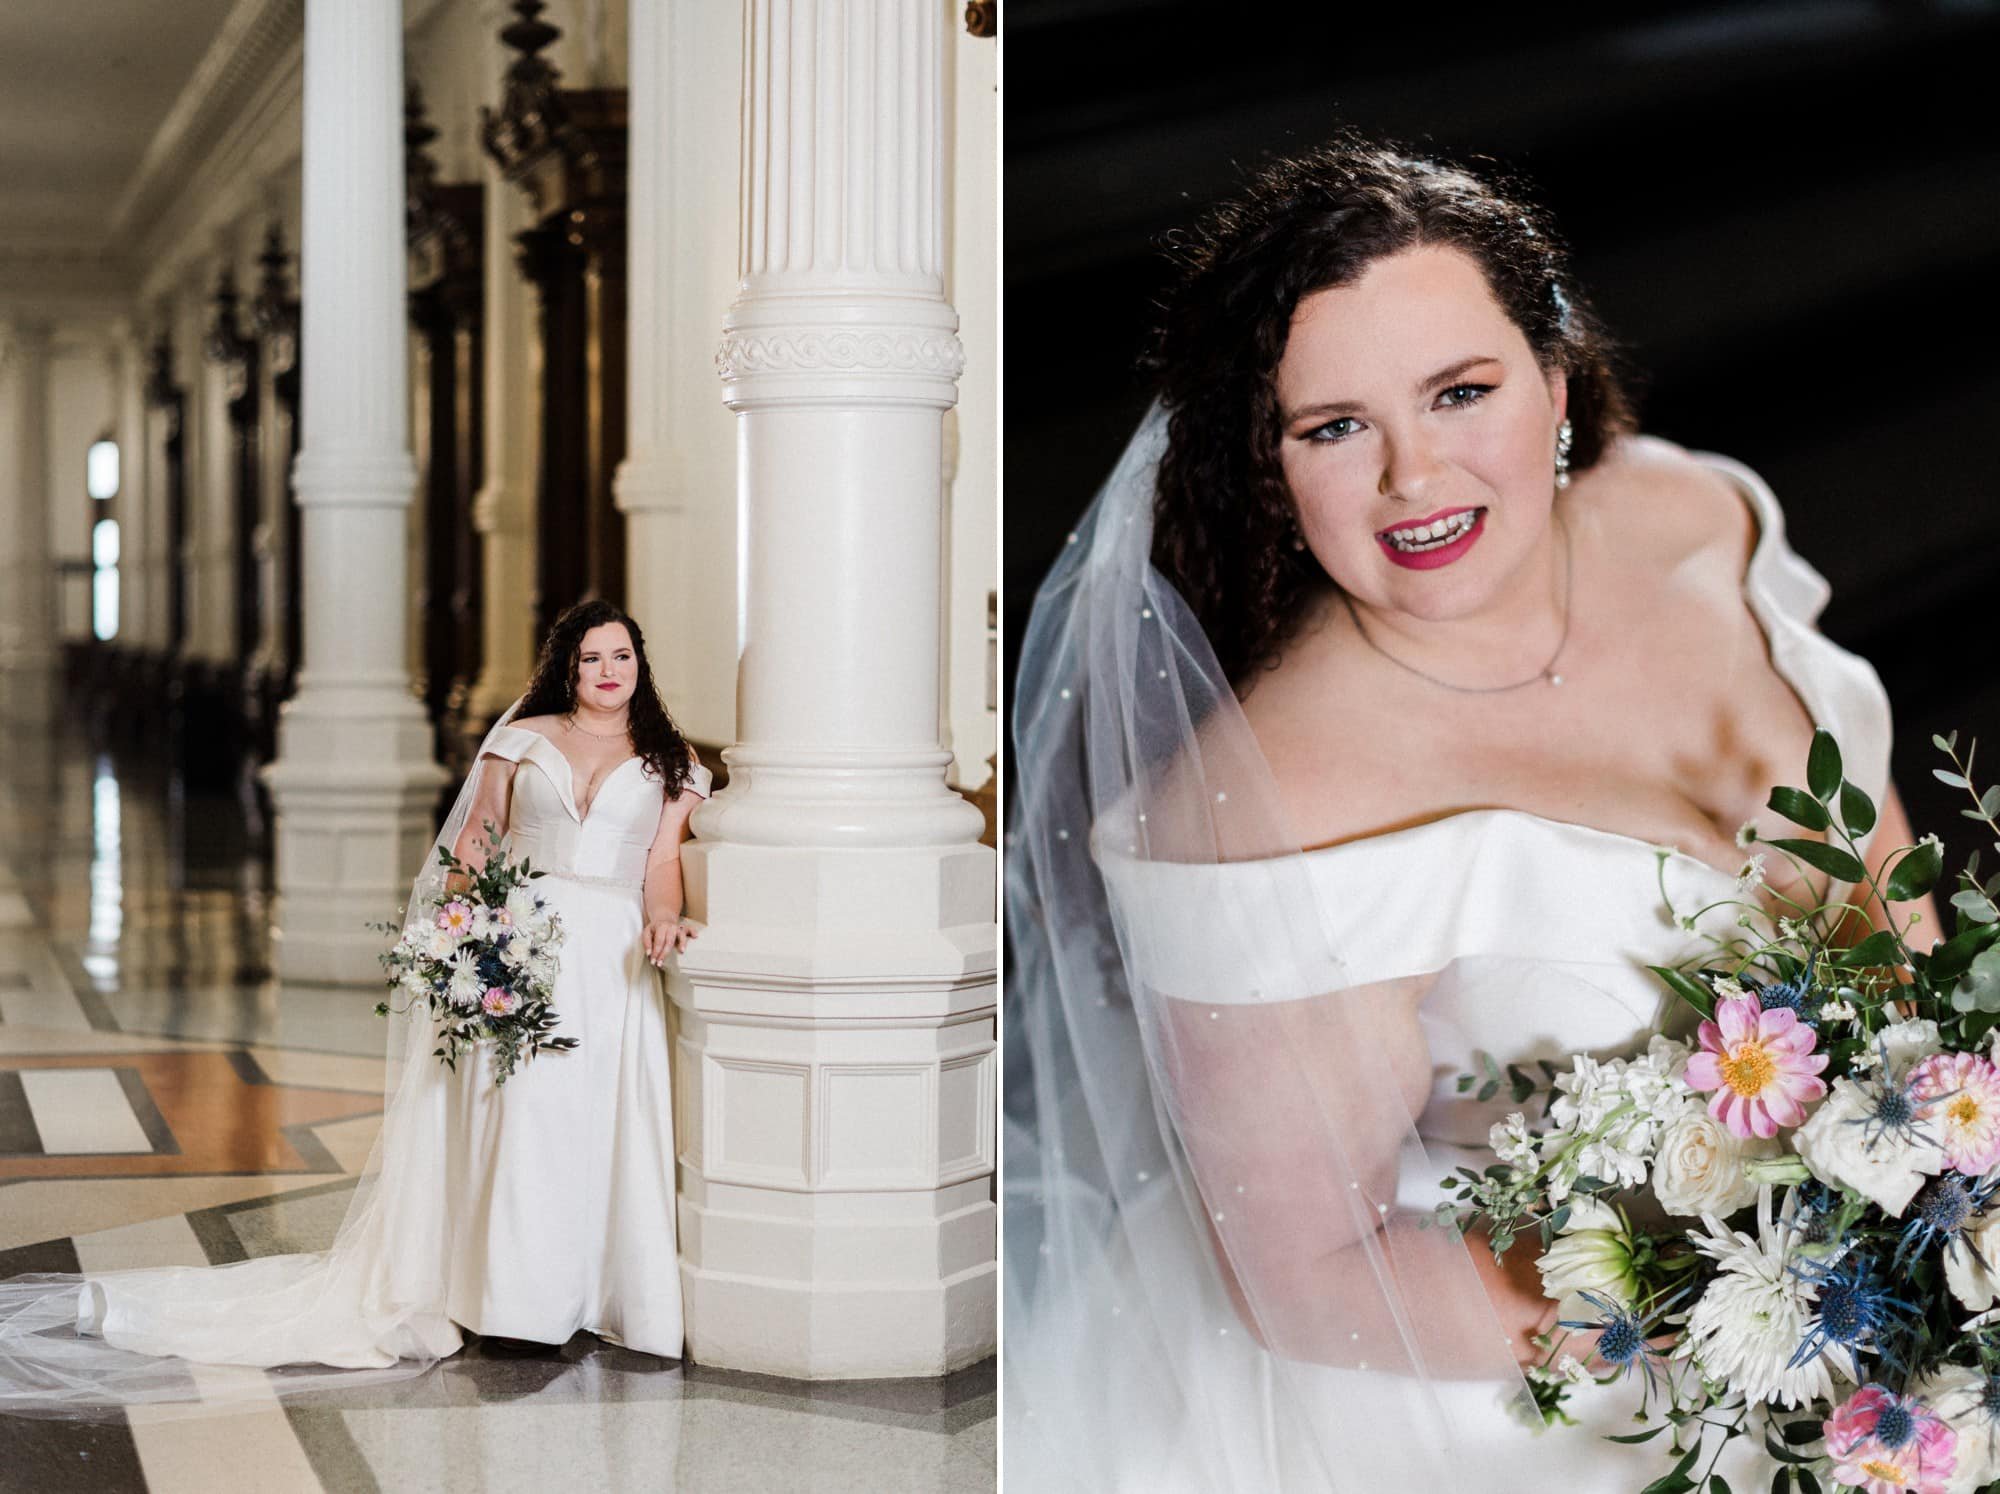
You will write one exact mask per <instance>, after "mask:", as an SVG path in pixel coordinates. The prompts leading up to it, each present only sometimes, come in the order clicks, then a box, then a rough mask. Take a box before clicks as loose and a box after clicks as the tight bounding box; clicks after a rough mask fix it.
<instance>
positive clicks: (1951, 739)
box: [1931, 732, 1958, 752]
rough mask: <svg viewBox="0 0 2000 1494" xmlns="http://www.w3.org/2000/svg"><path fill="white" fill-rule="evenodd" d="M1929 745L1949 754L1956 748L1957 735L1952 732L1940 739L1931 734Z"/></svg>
mask: <svg viewBox="0 0 2000 1494" xmlns="http://www.w3.org/2000/svg"><path fill="white" fill-rule="evenodd" d="M1931 745H1932V746H1933V747H1935V748H1937V750H1938V751H1940V752H1951V751H1953V750H1955V749H1956V748H1957V746H1958V733H1957V732H1953V733H1952V734H1951V735H1950V736H1948V737H1941V736H1938V735H1937V734H1936V733H1935V732H1933V733H1932V734H1931Z"/></svg>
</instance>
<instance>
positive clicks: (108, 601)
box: [83, 436, 118, 643]
mask: <svg viewBox="0 0 2000 1494" xmlns="http://www.w3.org/2000/svg"><path fill="white" fill-rule="evenodd" d="M83 485H84V487H85V488H86V489H87V490H88V491H89V493H90V498H91V504H90V510H91V524H90V567H91V571H90V631H91V633H92V634H93V635H95V637H96V638H97V640H98V642H100V643H108V642H109V641H110V640H111V639H113V638H116V637H117V636H118V521H117V520H116V519H114V518H112V517H111V516H110V513H109V511H108V509H109V505H110V503H111V500H112V499H113V498H116V497H117V496H118V443H117V442H116V441H114V440H112V439H111V438H110V437H109V436H104V437H100V438H99V439H98V440H96V441H93V442H91V443H90V450H89V452H88V453H87V454H86V455H85V457H84V465H83Z"/></svg>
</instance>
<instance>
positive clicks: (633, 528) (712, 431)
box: [613, 0, 743, 742]
mask: <svg viewBox="0 0 2000 1494" xmlns="http://www.w3.org/2000/svg"><path fill="white" fill-rule="evenodd" d="M742 30H743V28H742V24H741V21H740V19H739V18H738V17H737V16H736V15H735V14H734V13H733V12H732V11H731V10H730V9H729V7H727V6H724V5H695V6H678V7H676V6H663V5H657V4H648V3H644V0H639V3H635V4H634V5H633V7H632V12H631V44H632V49H631V79H632V81H631V157H630V163H629V172H628V180H629V182H630V190H629V198H628V205H627V222H628V224H629V232H630V235H631V249H630V254H629V256H628V268H627V280H626V286H627V296H628V298H629V300H628V305H629V315H628V319H627V320H628V326H629V328H630V336H629V342H628V349H627V357H626V378H627V382H628V390H629V397H628V400H627V415H626V427H625V428H626V457H625V460H624V461H623V462H621V463H620V464H619V466H618V474H617V478H616V481H615V482H614V484H613V488H614V491H615V493H616V500H617V504H618V507H619V510H620V511H621V512H622V513H624V514H625V516H626V525H625V546H626V557H627V559H626V579H627V585H626V596H627V597H628V599H629V604H630V607H631V611H632V615H633V616H634V617H635V618H637V619H638V621H639V626H640V627H641V628H643V629H644V630H645V632H646V638H647V643H648V646H649V651H650V652H651V655H652V660H653V671H654V674H655V676H656V677H657V678H658V680H659V684H660V690H661V693H662V694H663V695H664V696H665V698H666V702H667V709H668V710H669V711H671V712H672V713H673V716H674V719H675V720H676V721H678V722H679V723H680V726H681V729H682V730H683V731H685V732H686V733H687V734H688V735H689V736H691V737H693V738H694V739H695V740H697V741H703V742H728V741H732V740H734V738H735V735H736V647H737V636H736V624H737V595H736V580H737V565H736V538H737V524H736V503H735V488H736V431H735V422H734V421H733V420H732V419H731V417H730V415H729V412H728V411H727V410H725V409H724V408H723V407H722V406H721V404H720V403H719V402H718V401H717V400H716V397H715V364H714V358H713V354H714V328H715V313H716V308H717V307H718V306H721V305H723V304H725V303H726V302H727V300H728V298H729V296H730V295H731V293H732V292H733V291H734V290H735V287H736V278H737V265H736V253H735V249H736V236H735V234H734V233H733V232H732V231H731V230H732V227H733V224H734V220H735V215H736V203H737V199H738V195H739V187H738V182H737V171H736V163H735V158H734V156H733V154H732V153H730V152H729V151H728V150H726V149H725V148H724V145H725V141H726V140H727V139H728V137H727V135H726V134H723V133H720V132H719V131H718V122H719V121H726V120H730V119H733V118H734V117H735V116H736V115H737V114H738V113H739V112H740V101H739V99H738V97H737V94H738V86H739V85H738V81H737V80H738V76H739V73H740V71H741V69H740V68H739V67H738V66H736V65H735V63H736V61H737V58H738V56H739V55H740V48H741V46H742ZM726 128H727V127H726V126H723V129H725V130H726Z"/></svg>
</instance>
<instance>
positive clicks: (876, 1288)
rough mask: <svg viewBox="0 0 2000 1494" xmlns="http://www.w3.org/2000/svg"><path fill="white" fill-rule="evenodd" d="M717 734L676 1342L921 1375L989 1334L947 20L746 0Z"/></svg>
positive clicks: (986, 1057) (695, 982)
mask: <svg viewBox="0 0 2000 1494" xmlns="http://www.w3.org/2000/svg"><path fill="white" fill-rule="evenodd" d="M744 15H745V33H744V71H743V78H744V88H745V90H746V99H745V109H744V130H745V135H744V141H743V164H744V175H743V213H742V219H743V221H742V239H741V268H742V281H741V292H740V294H739V296H738V298H737V300H736V302H735V304H734V305H733V306H732V307H731V308H730V310H729V313H728V316H727V318H726V319H725V324H724V326H725V334H726V335H725V339H724V343H723V347H722V351H721V353H720V354H719V355H718V364H719V367H720V370H721V373H722V378H723V383H724V390H725V399H726V401H727V403H728V404H729V406H730V408H732V409H733V410H735V411H736V415H737V421H738V451H739V454H740V456H739V462H740V466H739V471H738V483H739V488H738V502H739V504H740V505H741V507H742V511H743V518H744V532H745V534H746V537H747V555H746V557H745V561H746V565H745V573H746V587H747V595H746V597H745V604H746V605H745V611H744V618H745V629H744V638H743V650H742V655H741V677H740V680H739V683H738V697H739V701H740V715H739V718H738V737H739V740H738V743H737V745H736V746H734V747H732V748H730V749H729V750H728V751H727V752H725V753H724V757H725V758H726V759H727V760H728V762H729V765H730V773H731V778H730V783H729V787H728V788H727V790H726V791H724V792H723V793H721V794H719V795H718V796H717V797H716V798H715V799H714V800H713V801H711V802H710V803H708V804H706V805H704V806H703V807H702V808H701V809H700V810H698V811H697V812H696V815H695V828H696V832H697V834H698V836H699V839H698V840H697V841H696V842H695V843H694V844H693V845H692V846H690V847H689V848H688V850H687V852H686V853H685V855H686V861H685V864H686V866H687V871H688V888H689V896H690V906H691V911H692V912H693V914H694V915H695V916H696V917H698V918H700V919H702V920H703V921H704V922H705V924H706V930H705V932H704V933H703V934H702V936H701V938H700V939H699V940H697V941H696V943H695V944H694V946H693V947H692V949H691V951H690V952H689V954H688V955H687V956H685V957H684V958H683V960H682V961H681V963H680V967H679V969H678V971H677V973H676V975H675V978H674V995H675V999H676V1001H677V1003H678V1005H679V1048H678V1059H679V1063H680V1091H681V1095H682V1100H683V1105H682V1113H681V1122H682V1130H681V1146H682V1159H683V1169H682V1177H683V1200H682V1240H683V1252H684V1254H683V1270H682V1277H683V1284H684V1287H685V1296H686V1301H687V1304H688V1343H689V1346H690V1350H691V1352H692V1353H693V1355H694V1357H695V1359H696V1360H697V1361H698V1362H701V1363H705V1364H719V1365H727V1366H731V1367H734V1368H739V1369H746V1370H759V1371H764V1372H767V1373H776V1374H786V1375H798V1376H807V1377H843V1376H889V1375H923V1374H942V1373H944V1372H946V1371H948V1370H951V1369H954V1368H957V1367H959V1366H961V1365H963V1364H966V1363H969V1362H971V1361H972V1360H975V1359H978V1358H980V1357H982V1356H984V1355H985V1354H988V1353H990V1352H992V1348H993V1343H994V1325H993V1298H994V1279H995V1278H994V1223H995V1220H994V1211H993V1205H992V1203H991V1197H990V1194H991V1181H992V1172H993V1164H994V1157H993V1146H994V1129H993V1119H994V1067H995V1065H994V1058H995V1055H994V1041H993V1040H994V954H995V943H996V940H995V928H994V923H993V874H994V859H993V855H992V853H991V852H990V851H988V850H986V849H985V848H983V847H981V846H979V845H977V844H976V843H975V840H976V837H977V836H978V834H979V831H980V817H979V815H978V813H977V812H976V811H975V810H973V809H972V808H971V807H970V806H969V805H967V804H966V803H965V802H964V801H963V800H961V799H960V798H959V797H958V796H957V795H956V794H954V793H952V792H951V790H950V789H949V788H947V786H946V784H945V777H944V773H945V767H946V764H947V763H948V761H949V754H948V753H947V752H946V751H945V750H944V749H943V747H942V746H941V745H940V741H939V708H938V707H939V690H940V685H939V672H940V669H939V665H940V648H939V642H940V633H939V598H940V585H941V581H940V567H941V556H942V547H941V543H940V535H941V523H942V517H941V516H942V506H943V499H942V416H943V413H944V411H945V410H946V409H947V408H949V407H950V405H951V404H952V402H953V400H954V398H955V380H956V378H957V375H958V373H959V370H960V368H961V367H962V364H963V353H962V351H961V349H960V346H959V342H958V339H957V336H956V325H957V317H956V314H955V313H954V311H953V310H952V307H951V305H950V304H949V303H948V302H947V301H946V299H945V297H944V291H943V196H944V194H943V175H944V170H943V143H944V124H943V108H942V102H941V99H942V83H943V63H944V34H943V28H944V26H945V25H946V24H948V23H949V16H950V9H949V7H947V6H942V5H938V4H935V3H933V0H746V5H745V9H744Z"/></svg>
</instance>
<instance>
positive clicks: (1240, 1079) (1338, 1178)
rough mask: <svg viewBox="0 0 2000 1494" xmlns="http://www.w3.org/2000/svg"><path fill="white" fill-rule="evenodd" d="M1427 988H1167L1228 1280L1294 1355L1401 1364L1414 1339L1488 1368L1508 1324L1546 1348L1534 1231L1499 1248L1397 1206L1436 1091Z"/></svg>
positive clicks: (1435, 1355) (1519, 1347)
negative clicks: (1272, 996) (1231, 1001)
mask: <svg viewBox="0 0 2000 1494" xmlns="http://www.w3.org/2000/svg"><path fill="white" fill-rule="evenodd" d="M1428 986H1429V979H1428V978H1427V977H1418V978H1412V979H1406V980H1397V981H1390V982H1384V983H1381V984H1378V985H1372V986H1365V987H1354V988H1351V989H1349V990H1347V991H1343V992H1341V993H1340V994H1339V995H1338V996H1330V997H1321V998H1316V999H1312V1000H1308V1001H1288V1002H1278V1003H1273V1004H1271V1005H1269V1006H1243V1005H1230V1006H1221V1007H1214V1008H1210V1007H1206V1006H1204V1005H1202V1004H1201V1003H1196V1002H1184V1001H1168V1002H1167V1003H1165V1006H1166V1011H1167V1014H1168V1016H1167V1034H1166V1035H1167V1038H1168V1044H1169V1047H1170V1048H1171V1050H1172V1051H1171V1053H1170V1055H1169V1058H1168V1065H1169V1070H1170V1079H1169V1083H1170V1086H1171V1090H1172V1093H1173V1096H1174V1109H1175V1112H1176V1119H1177V1121H1178V1123H1179V1125H1180V1130H1181V1136H1182V1140H1183V1142H1184V1144H1185V1146H1186V1149H1187V1153H1188V1157H1189V1161H1190V1163H1191V1164H1192V1167H1193V1169H1194V1173H1195V1176H1196V1180H1197V1185H1198V1186H1199V1188H1200V1190H1201V1192H1202V1195H1203V1202H1204V1204H1205V1208H1206V1213H1207V1220H1208V1229H1209V1235H1210V1241H1211V1245H1212V1246H1213V1247H1214V1248H1215V1253H1216V1259H1217V1261H1218V1264H1219V1265H1220V1267H1221V1269H1222V1274H1223V1279H1224V1283H1225V1285H1226V1287H1227V1289H1228V1291H1229V1294H1230V1296H1231V1298H1232V1300H1233V1301H1234V1302H1235V1304H1236V1308H1237V1312H1238V1315H1239V1316H1240V1317H1241V1318H1242V1320H1243V1322H1244V1325H1245V1326H1246V1327H1247V1328H1248V1329H1249V1331H1250V1332H1251V1333H1252V1334H1253V1335H1254V1336H1255V1337H1256V1338H1257V1339H1258V1341H1259V1342H1260V1343H1262V1344H1264V1345H1265V1347H1267V1348H1269V1349H1271V1350H1272V1351H1274V1352H1276V1353H1279V1354H1282V1355H1284V1356H1286V1357H1287V1358H1293V1359H1302V1360H1308V1361H1312V1362H1315V1363H1320V1364H1334V1365H1347V1366H1354V1365H1356V1364H1359V1363H1365V1362H1371V1361H1372V1362H1373V1363H1375V1364H1377V1365H1378V1366H1382V1367H1390V1366H1395V1365H1399V1364H1407V1362H1408V1359H1409V1356H1410V1355H1411V1354H1412V1353H1414V1354H1415V1355H1416V1356H1417V1357H1418V1358H1419V1359H1420V1360H1421V1362H1422V1363H1423V1364H1424V1365H1425V1366H1426V1367H1427V1368H1428V1369H1430V1370H1431V1371H1432V1372H1434V1373H1450V1372H1452V1371H1453V1370H1454V1369H1457V1370H1458V1371H1459V1372H1462V1373H1466V1374H1475V1375H1476V1374H1479V1373H1482V1372H1487V1371H1490V1370H1491V1369H1492V1368H1493V1367H1494V1365H1495V1364H1496V1362H1497V1359H1498V1351H1497V1350H1496V1348H1495V1346H1494V1343H1493V1340H1494V1337H1495V1334H1496V1332H1497V1333H1498V1334H1500V1335H1502V1336H1504V1337H1506V1338H1507V1339H1509V1340H1511V1341H1512V1343H1513V1346H1514V1353H1515V1356H1516V1357H1517V1359H1518V1360H1519V1362H1522V1363H1534V1362H1536V1361H1537V1360H1538V1359H1539V1357H1540V1356H1539V1355H1538V1354H1537V1353H1535V1352H1534V1351H1533V1350H1532V1349H1531V1348H1530V1347H1529V1346H1528V1343H1527V1340H1528V1338H1529V1336H1530V1335H1532V1334H1533V1333H1534V1332H1535V1331H1536V1330H1537V1329H1538V1328H1540V1327H1542V1326H1544V1325H1545V1323H1546V1321H1547V1320H1548V1318H1549V1316H1550V1314H1551V1312H1552V1310H1553V1304H1552V1303H1550V1302H1549V1301H1547V1300H1546V1299H1545V1298H1544V1297H1543V1296H1542V1294H1541V1291H1540V1283H1539V1279H1538V1278H1537V1276H1536V1274H1535V1271H1534V1268H1533V1251H1532V1250H1531V1249H1530V1248H1528V1242H1523V1244H1522V1245H1521V1246H1519V1247H1517V1248H1516V1249H1514V1250H1512V1251H1510V1252H1508V1255H1507V1258H1506V1261H1505V1263H1504V1264H1496V1263H1495V1262H1494V1260H1493V1256H1492V1251H1491V1250H1490V1249H1489V1248H1488V1246H1487V1244H1486V1241H1485V1239H1484V1237H1476V1238H1472V1239H1468V1240H1466V1241H1463V1242H1461V1241H1460V1240H1459V1239H1458V1238H1457V1237H1456V1236H1455V1235H1453V1234H1452V1233H1451V1232H1449V1231H1446V1230H1440V1229H1436V1228H1425V1227H1422V1226H1420V1225H1419V1224H1418V1222H1417V1219H1418V1216H1417V1215H1414V1214H1411V1213H1408V1212H1405V1211H1399V1210H1398V1209H1397V1207H1396V1202H1395V1200H1396V1191H1397V1180H1398V1175H1399V1172H1400V1170H1401V1167H1402V1165H1403V1164H1404V1161H1405V1155H1404V1152H1403V1143H1404V1141H1405V1138H1406V1137H1407V1136H1408V1135H1409V1134H1410V1131H1411V1127H1412V1123H1413V1121H1414V1119H1415V1117H1416V1116H1417V1114H1418V1113H1419V1112H1420V1111H1421V1110H1422V1109H1423V1107H1424V1105H1425V1103H1426V1102H1427V1101H1428V1100H1429V1097H1430V1092H1431V1082H1432V1064H1431V1058H1430V1052H1429V1048H1428V1046H1427V1044H1426V1043H1425V1040H1424V1035H1423V1030H1422V1028H1421V1026H1420V1025H1419V1023H1418V1020H1417V1007H1418V1004H1419V1003H1420V1002H1421V1000H1422V998H1423V995H1424V993H1425V991H1426V990H1427V989H1428ZM1211 1012H1213V1013H1214V1015H1213V1016H1211V1015H1210V1013H1211ZM1444 1170H1445V1169H1440V1171H1439V1176H1442V1175H1443V1171H1444ZM1437 1196H1438V1198H1439V1199H1440V1200H1442V1199H1443V1198H1444V1196H1445V1195H1444V1193H1443V1190H1441V1189H1440V1190H1439V1192H1438V1195H1437ZM1468 1254H1469V1255H1470V1258H1471V1265H1470V1267H1468V1264H1467V1257H1468ZM1385 1276H1386V1277H1387V1278H1389V1279H1388V1280H1384V1279H1383V1278H1384V1277H1385ZM1392 1285H1393V1288H1394V1292H1393V1295H1395V1296H1398V1297H1400V1298H1401V1300H1403V1301H1404V1302H1407V1303H1411V1304H1416V1305H1418V1306H1419V1307H1420V1309H1421V1310H1420V1311H1419V1312H1417V1313H1416V1314H1415V1315H1414V1318H1415V1320H1414V1321H1409V1322H1398V1321H1396V1320H1395V1319H1394V1317H1393V1315H1392V1314H1391V1312H1390V1311H1389V1309H1388V1308H1387V1307H1386V1305H1385V1303H1386V1300H1387V1299H1388V1297H1389V1296H1390V1295H1391V1292H1390V1291H1389V1288H1390V1287H1391V1286H1392ZM1410 1334H1414V1335H1415V1338H1414V1339H1412V1338H1411V1337H1410V1336H1409V1335H1410Z"/></svg>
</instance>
